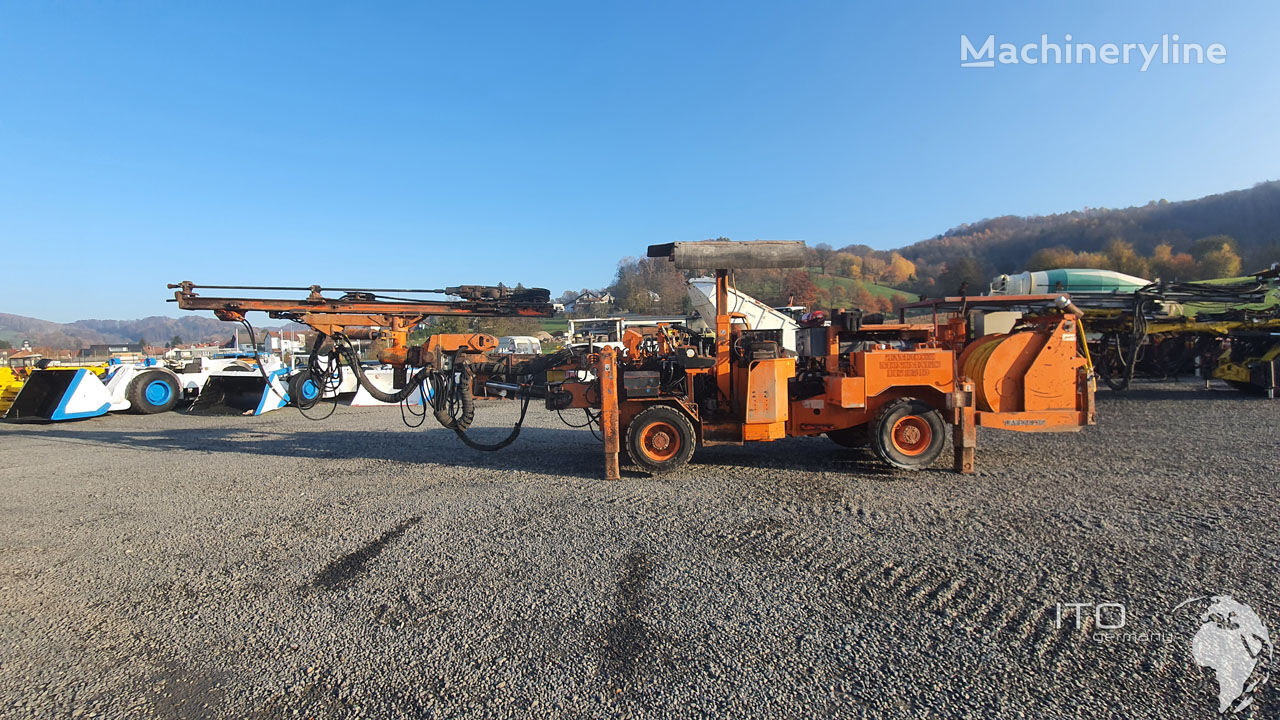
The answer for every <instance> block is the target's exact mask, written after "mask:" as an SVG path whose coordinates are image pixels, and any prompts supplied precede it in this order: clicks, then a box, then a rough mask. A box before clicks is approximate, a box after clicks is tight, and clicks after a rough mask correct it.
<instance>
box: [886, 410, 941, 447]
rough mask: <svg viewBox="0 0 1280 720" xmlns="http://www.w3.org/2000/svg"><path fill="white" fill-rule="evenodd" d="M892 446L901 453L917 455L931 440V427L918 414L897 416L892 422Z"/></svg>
mask: <svg viewBox="0 0 1280 720" xmlns="http://www.w3.org/2000/svg"><path fill="white" fill-rule="evenodd" d="M891 436H892V438H893V447H894V449H896V450H897V451H898V452H900V453H902V454H903V455H919V454H920V453H923V452H924V451H925V450H927V449H929V443H931V442H933V428H931V427H929V423H928V421H926V420H925V419H924V418H922V417H920V416H919V415H908V416H906V417H903V418H899V419H898V421H897V422H895V423H894V424H893V432H892V433H891Z"/></svg>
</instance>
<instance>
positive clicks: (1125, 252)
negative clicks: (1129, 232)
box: [1106, 238, 1151, 277]
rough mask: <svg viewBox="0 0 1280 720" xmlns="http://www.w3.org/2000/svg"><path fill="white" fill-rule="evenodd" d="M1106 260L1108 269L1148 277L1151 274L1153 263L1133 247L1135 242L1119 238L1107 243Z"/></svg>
mask: <svg viewBox="0 0 1280 720" xmlns="http://www.w3.org/2000/svg"><path fill="white" fill-rule="evenodd" d="M1106 262H1107V269H1108V270H1115V271H1116V272H1122V273H1124V274H1126V275H1133V276H1135V277H1146V276H1147V275H1149V274H1151V265H1150V263H1148V262H1147V259H1146V258H1144V257H1142V256H1141V255H1139V254H1138V253H1137V251H1135V250H1134V249H1133V243H1129V242H1125V241H1124V240H1121V239H1119V238H1116V239H1113V240H1112V241H1111V242H1110V243H1108V244H1107V252H1106Z"/></svg>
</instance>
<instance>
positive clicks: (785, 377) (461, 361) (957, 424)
mask: <svg viewBox="0 0 1280 720" xmlns="http://www.w3.org/2000/svg"><path fill="white" fill-rule="evenodd" d="M649 256H650V257H655V258H668V259H670V260H671V261H672V262H674V263H675V266H676V268H678V269H681V270H712V271H714V276H715V288H716V293H715V294H716V297H715V307H716V316H715V317H714V318H706V320H708V321H710V322H708V323H707V325H708V326H709V328H710V332H709V333H697V332H693V331H691V330H690V329H688V328H687V327H684V326H679V325H668V324H658V325H654V326H647V327H641V328H631V329H628V330H627V331H626V332H625V333H624V335H623V337H622V347H621V348H616V347H613V346H605V347H599V348H594V347H587V348H586V349H575V348H572V347H570V348H566V349H565V350H562V351H559V352H557V353H553V354H551V355H546V356H543V357H540V358H536V359H534V360H533V361H530V362H528V363H524V364H522V365H520V366H518V367H514V368H510V367H509V368H506V369H505V370H503V369H501V368H497V367H495V363H494V362H493V361H491V360H490V359H489V358H488V356H487V355H486V353H488V352H489V351H490V350H492V349H493V347H494V345H495V343H494V342H493V338H492V337H490V336H485V335H456V336H455V335H437V336H434V337H432V338H431V340H430V341H429V342H428V343H427V344H425V345H422V346H409V345H408V344H407V342H406V337H407V328H408V327H411V326H412V324H413V323H416V322H418V321H420V320H421V318H422V317H423V316H427V315H435V314H460V315H472V316H485V315H497V314H508V315H516V314H520V315H530V316H545V315H549V314H550V312H549V304H547V302H546V300H547V297H546V291H545V290H543V291H536V292H537V293H538V294H537V295H536V296H533V295H526V296H523V297H517V296H515V295H513V294H511V293H510V292H508V293H507V294H506V295H503V294H502V293H501V292H498V293H496V295H495V294H494V293H493V292H490V293H489V294H490V295H494V296H493V297H490V298H482V297H480V296H479V295H478V294H477V292H476V291H474V290H473V291H472V292H471V293H470V294H464V295H462V297H463V300H462V301H460V302H457V303H434V304H431V305H428V304H420V303H419V302H418V301H415V302H414V303H413V304H412V305H408V306H406V305H405V301H404V300H403V299H396V298H385V297H380V296H378V295H376V294H375V293H374V292H373V291H349V292H348V294H347V295H344V296H343V298H342V299H340V300H330V299H326V298H324V297H323V295H322V294H321V292H320V289H319V288H312V294H311V296H310V297H309V298H308V299H307V300H306V301H304V302H302V303H299V302H295V301H266V300H255V299H245V298H203V297H200V296H198V295H196V294H195V293H194V289H195V288H196V287H197V286H194V285H192V284H191V283H183V284H182V285H180V286H176V287H178V288H179V291H178V293H177V297H176V300H177V302H178V303H179V305H180V306H181V307H183V308H185V309H211V310H214V311H215V313H217V314H218V316H219V317H222V318H223V319H234V320H243V318H244V316H243V313H244V312H245V311H248V310H266V311H268V312H269V313H270V314H271V315H272V316H273V317H278V318H288V319H292V320H296V321H298V322H303V323H306V324H308V325H310V326H311V327H313V328H315V329H316V330H318V331H320V334H319V338H318V339H317V348H318V347H319V344H320V343H321V341H322V340H323V339H325V338H326V337H328V338H330V339H331V340H332V341H333V346H334V347H335V348H336V351H335V352H336V353H337V354H339V355H342V356H343V357H346V358H347V359H348V364H351V365H354V366H356V367H357V368H358V362H357V361H356V360H355V359H354V357H353V354H352V353H351V351H350V350H349V347H350V345H349V342H348V341H349V339H350V338H351V337H354V334H353V333H354V332H356V328H362V330H360V332H361V333H362V336H364V337H375V338H378V341H379V342H380V343H381V345H380V350H379V352H378V357H379V359H380V360H381V361H383V362H386V363H390V364H392V365H395V366H398V367H404V368H406V370H405V374H404V387H402V388H401V389H400V390H398V391H396V392H394V393H382V392H377V393H374V396H375V397H378V399H380V400H383V401H385V402H395V401H397V400H401V399H403V397H400V396H401V395H403V396H407V395H408V394H409V393H410V392H412V391H414V390H416V389H417V388H418V387H419V386H421V387H423V388H424V389H425V390H426V391H425V392H424V393H423V395H424V396H426V397H428V398H429V399H430V402H431V404H432V406H433V408H434V410H435V417H436V418H437V419H438V420H439V421H440V422H441V424H442V425H444V426H446V427H449V428H451V429H453V430H454V431H455V432H457V433H458V435H459V437H460V438H461V439H462V440H463V441H464V442H465V443H466V444H468V445H469V446H471V447H475V448H477V449H481V450H494V449H498V448H500V447H504V446H506V445H507V444H509V443H510V442H511V441H512V440H514V439H515V437H516V436H517V435H518V434H519V430H520V425H521V423H523V420H524V417H525V411H526V410H527V408H528V404H529V401H530V397H531V396H532V394H533V393H534V391H535V390H536V391H537V392H538V393H539V394H542V395H543V396H544V397H545V401H544V402H545V405H546V407H547V408H548V409H551V410H555V411H564V410H567V409H575V408H576V409H582V410H584V411H585V413H586V416H587V418H588V424H590V425H593V426H598V427H599V429H600V434H601V436H602V438H603V441H604V459H605V476H606V478H609V479H617V478H618V477H620V468H619V456H620V453H621V450H622V448H623V447H624V446H625V447H626V450H627V454H628V455H629V456H630V458H631V459H632V460H633V461H634V462H635V463H636V465H638V466H639V467H640V468H641V469H643V470H645V471H648V472H650V473H662V472H668V471H671V470H674V469H676V468H679V467H681V466H682V465H684V464H685V463H687V462H688V461H689V459H690V457H691V456H692V455H693V453H694V450H695V449H696V448H697V447H698V446H699V445H717V444H743V443H746V442H757V441H771V440H778V439H781V438H785V437H797V436H816V435H826V436H828V437H829V438H830V439H832V440H833V441H835V442H836V443H838V444H840V445H844V446H850V447H852V446H862V445H866V446H870V447H871V448H872V449H873V450H874V452H875V453H876V454H877V455H878V456H879V457H880V458H882V459H883V460H884V461H885V462H887V463H889V464H890V465H893V466H895V467H898V468H902V469H906V470H916V469H921V468H924V467H928V466H929V465H931V464H933V463H934V462H935V461H936V460H937V458H938V456H939V455H940V454H941V453H942V451H943V450H944V448H945V446H946V435H947V427H948V426H950V427H951V428H952V433H951V434H952V444H953V448H954V467H955V469H956V470H957V471H958V472H972V471H973V464H974V451H975V446H976V428H977V426H979V425H981V426H985V427H994V428H1001V429H1005V430H1014V431H1020V432H1052V431H1074V430H1079V429H1080V428H1081V427H1082V426H1084V425H1088V424H1092V423H1093V422H1094V404H1093V393H1094V380H1093V373H1092V367H1091V364H1090V361H1089V357H1088V351H1087V348H1086V346H1085V344H1084V341H1083V337H1082V331H1081V329H1080V325H1079V311H1078V310H1077V309H1076V308H1075V307H1074V306H1073V305H1071V303H1070V299H1069V298H1068V297H1067V296H1065V295H1024V296H998V297H978V298H944V299H940V300H930V301H923V302H921V303H915V304H913V305H910V306H908V307H907V308H904V309H903V311H902V312H901V313H900V315H899V317H898V322H896V323H894V322H885V321H884V319H883V318H881V317H879V316H873V315H867V314H864V313H863V312H861V311H859V310H846V309H836V310H832V311H831V312H830V313H824V312H812V313H809V314H808V315H806V316H805V317H804V318H803V319H802V321H801V327H800V329H799V330H798V331H797V333H796V341H795V343H796V347H795V349H794V351H793V350H791V349H789V348H786V347H784V346H783V338H782V331H780V330H757V329H752V328H751V327H749V324H748V322H747V318H746V317H745V316H744V315H742V314H741V313H736V312H734V311H733V310H732V309H731V307H730V303H729V285H730V270H731V269H748V268H787V267H799V266H802V265H804V263H805V247H804V244H803V243H801V242H774V241H755V242H730V241H704V242H676V243H668V244H664V245H653V246H650V247H649ZM448 290H449V291H450V292H451V293H452V294H458V293H456V292H453V291H457V290H460V289H459V288H450V289H448ZM487 290H488V291H492V290H494V289H492V288H490V289H487ZM401 292H407V291H401ZM526 292H532V291H526ZM271 303H275V304H271ZM415 313H416V315H415ZM908 313H910V314H911V315H912V317H911V318H910V321H908V317H907V315H908ZM988 313H1000V314H1002V315H1003V316H1006V317H1016V320H1014V321H1012V322H1010V323H1009V325H1010V326H1009V327H1008V328H1007V332H1001V333H995V334H990V335H985V336H984V335H980V334H978V333H977V332H976V330H975V328H976V327H977V325H978V324H979V323H977V322H975V320H977V319H978V318H981V317H985V316H986V315H987V314H988ZM372 327H377V328H387V329H388V330H385V331H382V330H375V331H372V332H370V330H369V328H372ZM318 354H319V353H316V352H313V353H312V356H313V362H314V357H316V356H317V355H318ZM477 370H483V371H485V372H486V373H487V374H489V375H490V376H491V379H490V381H489V386H490V387H493V388H495V389H502V390H508V391H511V392H514V393H515V395H516V396H517V397H519V398H521V402H522V407H521V413H520V420H519V421H518V422H517V424H516V426H515V427H514V428H513V430H512V433H511V435H510V436H508V438H506V439H505V440H503V441H502V442H499V443H495V444H489V445H485V444H482V443H477V442H475V441H473V440H471V439H469V438H468V437H467V435H466V428H467V427H468V426H469V424H470V422H471V420H472V416H473V413H474V404H473V402H472V397H471V383H470V377H471V376H472V374H473V373H474V372H476V371H477ZM548 370H550V371H552V372H551V373H550V375H551V376H552V377H556V378H557V380H556V381H554V382H547V383H545V384H542V385H540V386H538V387H534V383H533V381H532V378H533V377H534V376H535V373H539V372H542V371H548ZM311 372H313V373H317V374H316V377H322V376H323V375H322V373H323V372H325V368H323V367H317V368H312V370H311ZM361 381H362V383H363V382H364V381H363V378H362V379H361ZM370 387H371V385H366V389H369V388H370Z"/></svg>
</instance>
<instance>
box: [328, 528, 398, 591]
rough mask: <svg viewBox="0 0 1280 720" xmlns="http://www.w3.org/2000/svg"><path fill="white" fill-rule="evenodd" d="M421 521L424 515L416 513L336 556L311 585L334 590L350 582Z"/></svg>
mask: <svg viewBox="0 0 1280 720" xmlns="http://www.w3.org/2000/svg"><path fill="white" fill-rule="evenodd" d="M420 522H422V516H420V515H415V516H413V517H411V518H409V519H408V520H405V521H404V522H402V523H400V524H399V525H397V526H395V527H393V528H391V529H390V530H388V531H386V532H384V533H382V534H381V535H379V536H378V537H377V538H376V539H374V540H372V541H370V542H368V543H366V544H365V545H364V546H363V547H361V548H360V549H359V550H356V551H355V552H350V553H347V554H346V555H343V556H342V557H339V558H336V559H335V560H333V561H331V562H330V563H329V564H328V565H325V566H324V569H322V570H321V571H320V572H319V573H317V574H316V577H315V579H314V580H312V581H311V587H314V588H320V589H321V590H332V589H334V588H337V587H341V586H343V585H346V584H348V583H350V582H351V581H353V580H355V579H356V577H357V576H359V575H360V573H362V572H364V569H365V566H366V565H368V564H369V561H370V560H372V559H374V558H376V557H378V555H379V554H380V553H381V552H382V551H383V550H385V549H386V547H387V546H388V545H390V544H391V543H393V542H395V541H396V540H399V539H400V536H401V535H404V533H405V531H406V530H408V529H409V528H411V527H413V526H414V525H417V524H418V523H420Z"/></svg>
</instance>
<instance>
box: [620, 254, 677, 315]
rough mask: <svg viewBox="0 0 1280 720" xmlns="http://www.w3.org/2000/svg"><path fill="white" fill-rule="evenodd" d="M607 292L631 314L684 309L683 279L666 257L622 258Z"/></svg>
mask: <svg viewBox="0 0 1280 720" xmlns="http://www.w3.org/2000/svg"><path fill="white" fill-rule="evenodd" d="M610 292H612V293H613V296H614V302H615V304H617V305H618V306H619V307H622V308H625V309H627V310H629V311H631V312H638V313H677V312H681V311H682V310H683V309H684V300H685V277H684V275H683V274H681V273H680V271H679V270H676V268H675V263H672V262H670V261H668V260H667V259H666V258H647V257H646V258H624V259H623V260H622V261H621V262H619V263H618V273H617V275H616V276H615V279H614V283H613V285H612V286H610Z"/></svg>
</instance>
